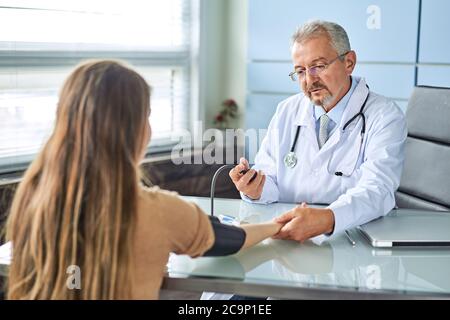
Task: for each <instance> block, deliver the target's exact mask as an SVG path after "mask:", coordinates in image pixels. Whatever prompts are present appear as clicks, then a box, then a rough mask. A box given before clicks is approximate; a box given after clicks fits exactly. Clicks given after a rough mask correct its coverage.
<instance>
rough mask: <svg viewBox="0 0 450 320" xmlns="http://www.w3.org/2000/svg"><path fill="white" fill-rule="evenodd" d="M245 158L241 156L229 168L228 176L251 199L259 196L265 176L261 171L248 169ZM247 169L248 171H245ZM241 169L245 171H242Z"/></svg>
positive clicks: (256, 198)
mask: <svg viewBox="0 0 450 320" xmlns="http://www.w3.org/2000/svg"><path fill="white" fill-rule="evenodd" d="M249 169H250V166H249V164H248V161H247V159H245V158H241V159H240V161H239V164H238V165H237V166H235V167H234V168H233V169H231V170H230V173H229V175H230V178H231V180H232V181H233V183H234V185H235V186H236V189H238V191H240V192H242V193H243V194H245V195H246V196H247V197H249V198H250V199H253V200H258V199H259V198H260V197H261V194H262V190H263V187H264V182H265V181H266V176H265V175H264V173H263V172H262V171H259V172H256V170H253V169H250V170H249ZM247 170H248V171H247ZM242 171H247V172H246V173H243V172H242Z"/></svg>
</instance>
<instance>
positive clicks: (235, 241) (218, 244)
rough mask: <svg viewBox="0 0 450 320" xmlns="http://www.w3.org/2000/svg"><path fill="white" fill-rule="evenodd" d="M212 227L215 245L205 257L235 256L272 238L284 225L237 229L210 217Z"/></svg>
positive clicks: (271, 223) (273, 223)
mask: <svg viewBox="0 0 450 320" xmlns="http://www.w3.org/2000/svg"><path fill="white" fill-rule="evenodd" d="M209 218H210V221H211V225H212V227H213V230H214V236H215V237H214V239H215V240H214V244H213V246H212V247H211V248H210V249H209V250H208V251H206V252H205V254H204V256H226V255H230V254H234V253H236V252H238V251H239V250H241V249H245V248H249V247H251V246H254V245H255V244H257V243H259V242H261V241H262V240H264V239H266V238H270V237H272V236H273V235H275V234H276V233H278V231H280V229H281V227H282V225H281V224H279V223H275V222H272V221H271V222H265V223H258V224H247V225H243V226H241V227H236V226H232V225H228V224H224V223H221V222H220V221H219V219H218V218H217V217H213V216H210V217H209Z"/></svg>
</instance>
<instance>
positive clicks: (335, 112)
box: [311, 77, 358, 124]
mask: <svg viewBox="0 0 450 320" xmlns="http://www.w3.org/2000/svg"><path fill="white" fill-rule="evenodd" d="M357 84H358V81H357V79H355V77H351V85H350V89H349V90H348V92H347V93H346V94H345V96H344V97H342V99H341V100H339V102H338V103H337V104H336V105H335V106H334V108H333V109H331V110H330V111H329V112H328V113H327V114H328V117H329V118H330V119H331V120H333V122H334V123H335V124H339V123H340V122H341V119H342V115H343V114H344V110H345V107H346V106H347V104H348V101H349V100H350V97H351V96H352V94H353V92H354V91H355V88H356V86H357ZM311 107H312V108H313V109H314V120H315V121H317V119H319V118H320V117H321V116H322V115H323V114H325V110H323V108H322V107H319V106H316V105H314V104H313V103H312V102H311Z"/></svg>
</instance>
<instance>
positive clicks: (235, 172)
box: [228, 164, 248, 183]
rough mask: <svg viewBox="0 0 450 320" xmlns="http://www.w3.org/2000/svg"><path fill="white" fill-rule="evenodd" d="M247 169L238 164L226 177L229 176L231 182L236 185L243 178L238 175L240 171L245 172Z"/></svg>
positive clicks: (240, 174)
mask: <svg viewBox="0 0 450 320" xmlns="http://www.w3.org/2000/svg"><path fill="white" fill-rule="evenodd" d="M247 169H248V168H247V167H245V165H243V164H238V165H237V166H235V167H234V168H233V169H231V170H230V172H229V173H228V175H229V176H230V178H231V180H232V181H233V182H234V183H236V182H237V181H239V179H240V178H241V177H242V176H243V174H242V173H240V172H241V171H242V170H247Z"/></svg>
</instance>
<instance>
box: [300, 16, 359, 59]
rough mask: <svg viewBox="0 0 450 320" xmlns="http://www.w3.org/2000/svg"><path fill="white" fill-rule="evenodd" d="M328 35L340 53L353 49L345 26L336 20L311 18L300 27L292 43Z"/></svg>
mask: <svg viewBox="0 0 450 320" xmlns="http://www.w3.org/2000/svg"><path fill="white" fill-rule="evenodd" d="M323 35H326V36H328V37H329V38H330V42H331V45H332V46H333V47H334V49H335V50H336V51H337V53H338V54H339V55H341V54H344V53H346V52H348V51H350V50H351V48H350V41H349V40H348V35H347V32H346V31H345V29H344V28H342V27H341V26H340V25H338V24H337V23H334V22H329V21H322V20H311V21H308V22H306V23H305V24H303V25H302V26H300V27H298V28H297V30H296V31H295V33H294V34H293V35H292V45H293V44H294V43H296V42H297V43H301V42H303V41H305V40H307V39H310V38H314V37H318V36H323Z"/></svg>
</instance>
